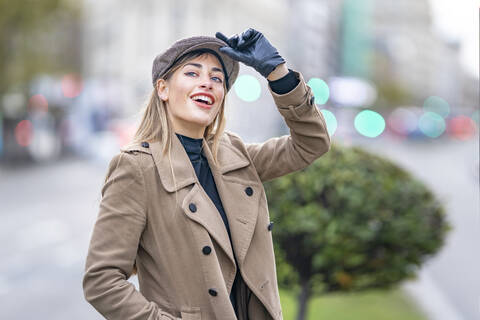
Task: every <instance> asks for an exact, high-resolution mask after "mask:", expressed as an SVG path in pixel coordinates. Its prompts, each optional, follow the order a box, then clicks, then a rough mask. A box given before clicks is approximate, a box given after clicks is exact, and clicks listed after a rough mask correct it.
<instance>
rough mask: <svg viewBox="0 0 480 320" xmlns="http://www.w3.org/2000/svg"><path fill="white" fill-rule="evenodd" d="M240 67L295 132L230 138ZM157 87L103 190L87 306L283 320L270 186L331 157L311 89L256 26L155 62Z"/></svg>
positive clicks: (195, 41) (112, 311) (117, 312)
mask: <svg viewBox="0 0 480 320" xmlns="http://www.w3.org/2000/svg"><path fill="white" fill-rule="evenodd" d="M239 61H240V62H243V63H244V64H246V65H248V66H251V67H253V68H254V69H255V70H256V71H258V72H259V73H260V74H261V75H262V76H264V77H266V78H267V80H268V83H269V90H270V92H271V94H272V97H273V100H274V102H275V104H276V105H277V108H278V111H279V112H280V114H281V115H282V116H283V117H284V119H285V121H286V123H287V125H288V126H289V128H290V133H291V134H290V135H284V136H281V137H274V138H271V139H268V140H267V141H265V142H263V143H244V142H243V141H242V139H241V138H240V137H239V136H238V135H237V134H235V133H233V132H230V131H228V130H224V128H225V117H224V111H225V96H226V94H227V93H228V92H229V90H230V89H231V87H232V86H233V83H234V82H235V79H236V78H237V75H238V71H239ZM152 82H153V87H154V90H153V92H152V94H151V97H150V99H149V102H148V104H147V106H146V109H145V111H144V114H143V117H142V120H141V123H140V125H139V127H138V130H137V132H136V134H135V137H134V139H133V141H132V143H131V144H129V145H128V146H126V147H124V148H122V150H121V152H120V153H119V154H118V155H116V156H115V157H114V158H113V159H112V161H111V163H110V166H109V169H108V173H107V176H106V179H105V184H104V186H103V188H102V200H101V203H100V211H99V214H98V218H97V221H96V223H95V227H94V230H93V234H92V238H91V242H90V247H89V250H88V256H87V260H86V267H85V275H84V278H83V288H84V293H85V298H86V299H87V300H88V302H90V303H91V304H92V305H93V306H94V307H95V308H96V309H97V310H98V311H99V312H100V313H101V314H102V315H103V316H105V317H106V318H107V319H145V320H146V319H151V320H153V319H221V320H229V319H232V320H233V319H241V320H243V319H245V320H246V319H255V320H258V319H282V318H283V317H282V311H281V306H280V299H279V294H278V286H277V276H276V266H275V257H274V252H273V243H272V233H271V231H272V227H273V222H270V220H269V212H268V206H267V200H266V196H265V191H264V188H263V184H262V183H263V182H265V181H268V180H271V179H274V178H277V177H280V176H283V175H286V174H288V173H291V172H293V171H297V170H300V169H302V168H305V167H306V166H308V165H309V164H310V163H312V162H313V161H314V160H315V159H317V158H318V157H320V156H321V155H323V154H324V153H326V152H327V151H328V150H329V148H330V137H329V135H328V132H327V128H326V124H325V119H324V118H323V116H322V114H321V113H320V112H319V111H318V109H317V108H316V106H315V103H314V97H313V94H312V91H311V89H310V88H309V87H308V86H307V85H306V83H305V81H304V79H303V76H302V75H301V74H300V73H299V72H297V71H293V70H290V69H288V68H287V66H286V63H285V60H284V59H283V58H282V57H281V56H280V55H279V53H278V52H277V50H276V49H275V48H274V47H273V46H272V45H271V44H270V42H269V41H268V40H267V39H266V38H265V36H264V35H263V34H262V33H260V32H258V31H256V30H254V29H251V28H249V29H247V30H246V31H244V32H243V33H241V34H236V35H234V36H232V37H226V36H225V35H223V34H222V33H219V32H217V34H216V37H207V36H197V37H191V38H186V39H181V40H179V41H177V42H175V43H174V44H173V45H172V46H171V47H170V48H168V49H167V50H166V51H165V52H163V53H161V54H159V55H158V56H157V57H156V58H155V60H154V62H153V68H152ZM252 116H253V117H254V116H255V115H254V114H253V115H252V114H245V117H252ZM292 214H293V213H292ZM134 273H137V275H138V282H139V290H137V289H136V288H135V286H134V285H133V284H131V283H130V282H128V281H127V279H128V278H129V277H130V276H131V275H132V274H134Z"/></svg>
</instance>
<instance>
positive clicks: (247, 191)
mask: <svg viewBox="0 0 480 320" xmlns="http://www.w3.org/2000/svg"><path fill="white" fill-rule="evenodd" d="M245 193H246V194H247V196H249V197H250V196H251V195H252V194H253V189H252V188H251V187H246V188H245Z"/></svg>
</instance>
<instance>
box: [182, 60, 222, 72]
mask: <svg viewBox="0 0 480 320" xmlns="http://www.w3.org/2000/svg"><path fill="white" fill-rule="evenodd" d="M188 65H190V66H194V67H197V68H200V69H202V65H201V64H199V63H193V62H189V63H186V64H185V65H184V67H186V66H188ZM212 71H216V72H221V73H222V74H223V70H222V69H220V68H217V67H213V68H212Z"/></svg>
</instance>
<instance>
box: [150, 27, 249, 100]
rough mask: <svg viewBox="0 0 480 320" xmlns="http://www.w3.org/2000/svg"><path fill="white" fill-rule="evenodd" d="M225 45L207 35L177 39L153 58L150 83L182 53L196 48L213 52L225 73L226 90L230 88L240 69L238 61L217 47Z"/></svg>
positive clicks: (162, 73)
mask: <svg viewBox="0 0 480 320" xmlns="http://www.w3.org/2000/svg"><path fill="white" fill-rule="evenodd" d="M225 46H227V43H225V42H223V41H222V40H220V39H217V38H214V37H207V36H196V37H190V38H185V39H180V40H177V41H176V42H175V43H174V44H173V45H172V46H171V47H170V48H168V49H167V50H165V51H164V52H162V53H160V54H159V55H157V56H156V57H155V60H153V66H152V84H153V86H154V87H155V84H156V82H157V80H158V79H160V78H161V77H163V76H164V75H165V74H166V73H167V71H168V70H169V69H170V68H171V67H172V66H173V65H174V64H175V62H177V61H178V60H179V59H180V58H181V57H182V56H183V55H185V54H187V53H189V52H192V51H197V50H203V51H207V52H210V53H212V54H214V55H215V56H216V57H217V58H219V59H218V60H219V61H220V64H222V68H223V70H224V73H225V82H226V87H227V91H228V90H230V88H231V87H232V85H233V83H234V82H235V80H236V79H237V76H238V71H239V69H240V66H239V63H238V61H236V60H234V59H232V58H230V57H229V56H227V55H226V54H224V53H223V52H221V51H220V50H219V49H220V48H221V47H225Z"/></svg>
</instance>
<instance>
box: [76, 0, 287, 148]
mask: <svg viewBox="0 0 480 320" xmlns="http://www.w3.org/2000/svg"><path fill="white" fill-rule="evenodd" d="M84 5H85V8H84V11H85V18H84V19H85V21H84V34H85V36H84V39H85V41H84V48H83V54H84V57H85V68H84V76H85V77H86V78H88V79H102V81H106V82H108V83H113V86H114V87H117V90H113V92H115V94H116V95H117V97H116V98H115V99H114V100H115V110H116V112H117V114H118V116H123V117H125V116H131V115H133V114H136V113H138V112H139V111H140V110H141V107H142V105H143V104H144V101H145V100H146V98H147V97H148V94H149V93H150V92H151V90H152V89H153V88H152V83H151V67H152V62H153V59H154V58H155V56H156V55H157V54H158V53H160V52H162V51H163V50H165V49H166V48H167V47H168V46H170V45H171V44H172V43H173V42H174V41H175V40H177V39H180V38H183V37H189V36H194V35H211V36H215V32H217V31H220V32H222V33H224V34H226V35H227V36H230V35H232V34H235V33H241V32H242V31H244V30H245V29H246V28H248V27H253V28H255V29H257V30H260V31H261V32H263V33H264V34H265V35H266V36H267V38H268V39H269V40H270V41H271V42H272V43H273V44H274V45H275V46H276V47H277V49H278V50H279V52H281V53H284V52H286V50H285V49H286V47H287V44H286V40H287V39H286V36H285V34H286V30H287V28H288V24H287V23H286V22H287V20H286V19H287V4H286V2H285V1H274V0H268V1H251V0H249V1H233V0H229V1H221V2H219V1H212V0H199V1H185V0H165V1H154V0H150V1H142V2H132V1H120V2H119V1H111V0H109V1H101V2H98V1H92V0H86V1H85V2H84ZM253 8H254V9H253ZM240 72H241V74H245V73H246V74H251V75H254V76H255V77H256V78H258V79H259V81H260V83H261V85H262V96H261V97H260V99H259V100H258V101H256V102H252V103H245V102H243V101H240V100H239V99H238V98H237V97H236V96H235V95H234V94H232V93H231V94H230V95H229V96H230V97H231V98H230V100H229V104H230V105H231V106H230V107H229V108H228V109H227V114H226V116H227V120H228V122H227V123H228V125H227V128H228V129H231V130H234V131H237V132H239V133H240V134H241V135H242V136H245V138H246V139H247V140H262V139H264V138H266V137H267V136H271V135H272V134H273V133H275V132H277V131H278V121H279V118H275V117H274V118H272V117H271V113H272V112H275V110H274V109H273V107H272V100H271V97H269V94H268V93H267V92H268V89H267V86H266V80H264V79H262V77H261V76H260V75H259V74H258V73H256V72H255V71H254V70H253V69H251V68H246V67H245V66H243V65H241V71H240ZM232 91H233V90H232ZM251 112H255V118H256V119H258V121H259V122H258V123H257V125H255V124H256V123H255V122H254V123H252V121H251V120H249V121H248V118H249V117H250V116H251V115H250V114H249V113H251Z"/></svg>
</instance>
